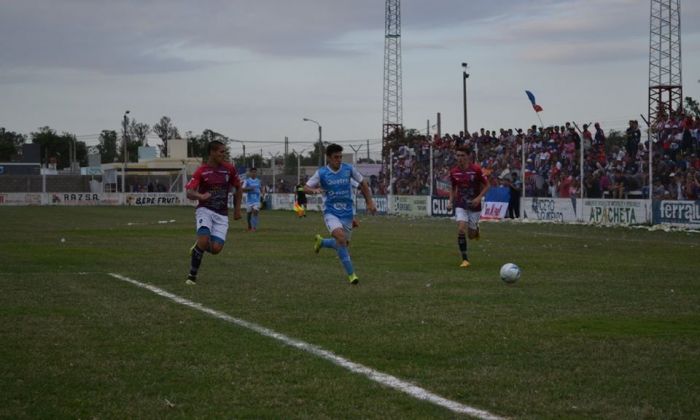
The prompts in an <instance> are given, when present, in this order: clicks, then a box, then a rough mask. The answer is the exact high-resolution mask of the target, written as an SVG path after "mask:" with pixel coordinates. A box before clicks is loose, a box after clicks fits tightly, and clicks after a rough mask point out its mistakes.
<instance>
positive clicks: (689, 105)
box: [685, 96, 700, 118]
mask: <svg viewBox="0 0 700 420" xmlns="http://www.w3.org/2000/svg"><path fill="white" fill-rule="evenodd" d="M685 113H686V114H688V115H690V116H692V117H694V118H700V106H699V105H698V101H696V100H695V99H693V98H691V97H690V96H686V97H685Z"/></svg>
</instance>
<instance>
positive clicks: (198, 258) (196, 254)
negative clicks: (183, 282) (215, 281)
mask: <svg viewBox="0 0 700 420" xmlns="http://www.w3.org/2000/svg"><path fill="white" fill-rule="evenodd" d="M203 257H204V251H202V250H201V249H199V247H198V246H195V247H194V249H192V260H191V262H190V274H191V275H193V276H196V275H197V271H199V266H200V265H201V264H202V258H203Z"/></svg>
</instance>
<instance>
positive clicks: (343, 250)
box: [336, 246, 355, 276]
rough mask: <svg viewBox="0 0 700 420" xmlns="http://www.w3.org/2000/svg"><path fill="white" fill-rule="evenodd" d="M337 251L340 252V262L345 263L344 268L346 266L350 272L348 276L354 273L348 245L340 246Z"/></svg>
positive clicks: (346, 270)
mask: <svg viewBox="0 0 700 420" xmlns="http://www.w3.org/2000/svg"><path fill="white" fill-rule="evenodd" d="M336 252H337V253H338V258H340V262H341V263H343V268H345V272H346V273H347V274H348V276H349V275H350V274H352V273H354V272H355V270H354V269H353V267H352V261H351V260H350V253H348V247H346V246H339V247H338V248H337V249H336Z"/></svg>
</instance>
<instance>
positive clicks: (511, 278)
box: [501, 263, 520, 283]
mask: <svg viewBox="0 0 700 420" xmlns="http://www.w3.org/2000/svg"><path fill="white" fill-rule="evenodd" d="M518 279H520V267H518V266H517V265H515V264H513V263H506V264H503V267H501V280H503V281H504V282H506V283H515V282H516V281H518Z"/></svg>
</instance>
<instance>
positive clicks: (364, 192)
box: [360, 180, 377, 214]
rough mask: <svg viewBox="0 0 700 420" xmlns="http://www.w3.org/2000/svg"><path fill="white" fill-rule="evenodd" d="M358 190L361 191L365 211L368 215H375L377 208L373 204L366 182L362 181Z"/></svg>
mask: <svg viewBox="0 0 700 420" xmlns="http://www.w3.org/2000/svg"><path fill="white" fill-rule="evenodd" d="M360 190H361V191H362V195H363V196H364V197H365V203H367V211H368V212H369V213H370V214H375V213H376V212H377V206H376V205H375V204H374V200H373V199H372V191H371V190H370V189H369V185H368V184H367V181H364V180H363V181H362V183H361V184H360Z"/></svg>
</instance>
